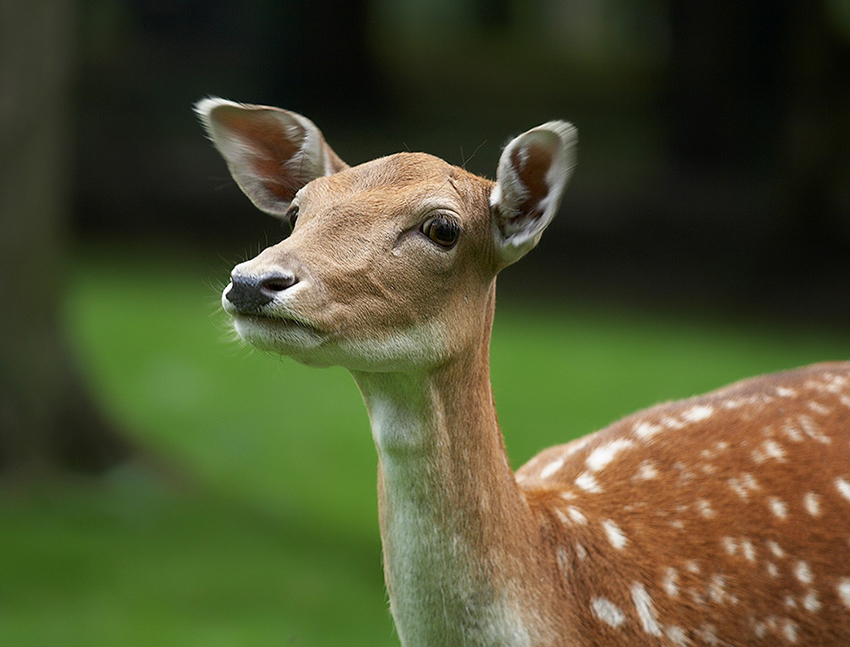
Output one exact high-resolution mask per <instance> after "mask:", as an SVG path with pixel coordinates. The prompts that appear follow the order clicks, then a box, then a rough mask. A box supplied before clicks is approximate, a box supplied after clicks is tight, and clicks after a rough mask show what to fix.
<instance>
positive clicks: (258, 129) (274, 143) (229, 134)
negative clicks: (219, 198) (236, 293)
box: [195, 98, 348, 216]
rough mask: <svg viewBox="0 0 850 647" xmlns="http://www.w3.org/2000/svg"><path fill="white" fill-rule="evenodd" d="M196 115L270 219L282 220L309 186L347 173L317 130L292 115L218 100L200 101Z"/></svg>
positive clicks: (232, 173) (231, 167)
mask: <svg viewBox="0 0 850 647" xmlns="http://www.w3.org/2000/svg"><path fill="white" fill-rule="evenodd" d="M195 112H196V113H197V115H198V117H199V118H200V120H201V123H202V124H203V126H204V129H205V130H206V131H207V135H209V137H210V139H211V140H212V142H213V144H214V145H215V147H216V148H217V149H218V151H219V153H221V155H222V157H224V159H225V161H226V162H227V166H228V168H229V169H230V174H231V175H232V176H233V179H234V180H236V182H237V184H239V187H240V188H241V189H242V191H243V192H244V193H245V195H247V196H248V197H249V198H250V199H251V201H252V202H253V203H254V204H255V205H256V206H257V207H258V208H259V209H260V210H262V211H265V212H266V213H268V214H271V215H273V216H283V215H284V214H285V213H286V211H287V209H288V208H289V203H290V202H292V199H293V198H294V197H295V194H296V193H297V192H298V190H299V189H300V188H301V187H303V186H304V185H305V184H307V183H308V182H310V181H312V180H314V179H316V178H317V177H321V176H323V175H331V174H333V173H337V172H339V171H342V170H344V169H346V168H348V165H347V164H346V163H345V162H343V161H342V160H341V159H340V158H339V157H337V155H336V153H334V152H333V150H332V149H331V147H330V146H328V145H327V143H326V142H325V139H324V137H323V136H322V132H321V131H320V130H319V129H318V128H317V127H316V125H315V124H314V123H313V122H312V121H310V120H309V119H307V118H306V117H302V116H301V115H299V114H296V113H294V112H288V111H286V110H281V109H280V108H272V107H268V106H252V105H244V104H239V103H233V102H232V101H225V100H224V99H217V98H210V99H204V100H202V101H199V102H198V103H197V104H196V105H195Z"/></svg>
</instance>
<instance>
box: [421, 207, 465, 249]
mask: <svg viewBox="0 0 850 647" xmlns="http://www.w3.org/2000/svg"><path fill="white" fill-rule="evenodd" d="M460 231H461V229H460V223H459V222H458V221H457V218H454V217H452V216H449V215H446V214H443V213H441V214H438V215H436V216H433V217H431V218H428V220H426V221H425V222H424V223H422V233H423V234H425V235H426V236H428V238H430V239H431V240H432V241H434V242H435V243H437V244H438V245H440V246H441V247H445V248H446V249H450V248H452V247H454V244H455V243H456V242H457V239H458V237H459V236H460Z"/></svg>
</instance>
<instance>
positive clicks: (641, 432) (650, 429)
mask: <svg viewBox="0 0 850 647" xmlns="http://www.w3.org/2000/svg"><path fill="white" fill-rule="evenodd" d="M663 430H664V427H662V426H661V425H656V424H654V423H651V422H649V421H647V420H641V421H639V422H636V423H635V425H634V427H632V431H633V432H634V434H635V435H636V436H637V437H638V438H641V439H643V440H649V439H650V438H652V437H653V436H654V435H655V434H657V433H658V432H660V431H663Z"/></svg>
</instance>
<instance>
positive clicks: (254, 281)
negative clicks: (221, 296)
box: [225, 273, 298, 314]
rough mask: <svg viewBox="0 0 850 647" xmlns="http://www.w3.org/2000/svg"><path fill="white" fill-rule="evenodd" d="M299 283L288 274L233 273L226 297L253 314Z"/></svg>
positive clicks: (238, 308) (242, 309)
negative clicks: (245, 274) (253, 274)
mask: <svg viewBox="0 0 850 647" xmlns="http://www.w3.org/2000/svg"><path fill="white" fill-rule="evenodd" d="M296 283H298V279H296V278H295V277H294V276H290V275H288V274H279V273H275V274H266V275H265V276H243V275H240V274H233V275H231V277H230V289H229V290H228V291H227V294H226V295H225V298H226V299H227V300H228V301H229V302H230V303H232V304H233V305H234V306H235V307H236V309H237V310H238V311H239V312H242V313H246V314H252V313H257V312H259V311H260V309H261V308H263V307H264V306H266V305H268V304H269V303H271V302H272V301H273V300H274V298H275V297H276V296H277V295H278V294H279V293H280V292H283V291H284V290H286V289H288V288H291V287H292V286H293V285H295V284H296Z"/></svg>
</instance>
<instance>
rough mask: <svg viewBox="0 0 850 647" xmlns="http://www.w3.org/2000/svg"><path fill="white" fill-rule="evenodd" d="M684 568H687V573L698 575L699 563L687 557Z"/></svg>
mask: <svg viewBox="0 0 850 647" xmlns="http://www.w3.org/2000/svg"><path fill="white" fill-rule="evenodd" d="M685 569H687V571H688V572H689V573H693V574H694V575H699V563H698V562H697V561H696V560H695V559H689V560H688V561H687V562H685Z"/></svg>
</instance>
